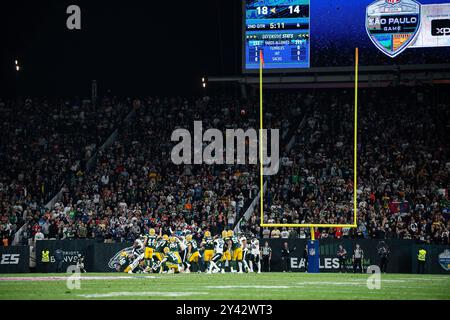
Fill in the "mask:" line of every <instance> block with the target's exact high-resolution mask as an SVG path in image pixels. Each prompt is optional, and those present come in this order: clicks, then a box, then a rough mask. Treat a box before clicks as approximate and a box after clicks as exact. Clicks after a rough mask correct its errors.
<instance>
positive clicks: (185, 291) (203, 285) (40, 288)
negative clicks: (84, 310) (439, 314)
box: [0, 273, 450, 300]
mask: <svg viewBox="0 0 450 320" xmlns="http://www.w3.org/2000/svg"><path fill="white" fill-rule="evenodd" d="M65 276H66V275H64V274H63V275H61V274H60V275H56V274H53V275H48V274H46V275H42V274H41V275H38V274H30V275H1V274H0V300H35V299H38V300H48V299H51V300H73V299H80V300H84V299H89V300H93V299H94V300H96V299H106V300H115V299H119V300H121V299H132V300H138V299H151V300H164V299H170V300H173V299H179V300H197V299H200V300H253V299H257V300H272V299H275V300H279V299H281V300H288V299H293V300H299V299H301V300H303V299H307V300H327V299H333V300H335V299H346V300H349V299H350V300H359V299H386V300H408V299H412V300H419V299H420V300H422V299H433V300H436V299H438V300H443V299H445V300H450V276H446V275H404V274H403V275H398V274H396V275H394V274H386V275H384V274H383V275H382V276H381V289H380V290H369V289H368V288H367V279H368V275H354V274H329V273H324V274H304V273H270V274H213V275H206V274H177V275H169V274H162V275H128V274H111V273H109V274H84V275H83V276H82V279H81V282H80V285H81V288H80V290H69V289H68V288H67V281H66V278H65ZM61 277H62V278H61Z"/></svg>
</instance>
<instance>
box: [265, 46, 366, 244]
mask: <svg viewBox="0 0 450 320" xmlns="http://www.w3.org/2000/svg"><path fill="white" fill-rule="evenodd" d="M263 68H264V56H263V53H262V51H261V53H260V127H261V132H262V129H263V114H264V113H263ZM358 89H359V50H358V48H356V49H355V108H354V159H353V180H354V181H353V223H352V224H320V223H307V224H268V223H264V164H263V161H261V167H260V169H261V170H260V184H261V185H260V190H261V191H260V214H261V223H260V226H261V227H262V228H310V229H311V237H312V240H315V239H314V228H353V229H354V228H357V227H358ZM260 140H261V141H262V139H260ZM262 148H263V145H262V143H260V151H261V155H262V154H263V151H262V150H263V149H262ZM261 159H263V158H262V157H261Z"/></svg>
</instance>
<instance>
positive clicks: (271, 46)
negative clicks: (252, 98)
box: [243, 0, 310, 71]
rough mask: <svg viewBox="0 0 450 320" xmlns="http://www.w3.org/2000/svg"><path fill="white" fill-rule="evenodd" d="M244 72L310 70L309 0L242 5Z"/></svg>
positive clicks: (263, 0) (258, 0) (249, 0)
mask: <svg viewBox="0 0 450 320" xmlns="http://www.w3.org/2000/svg"><path fill="white" fill-rule="evenodd" d="M244 9H245V23H244V28H245V32H244V48H243V49H244V55H245V59H244V71H251V70H257V69H259V66H260V60H259V59H260V54H259V52H260V51H261V50H262V51H263V55H264V68H265V69H272V70H279V71H289V69H292V70H295V69H299V68H309V67H310V0H246V1H244Z"/></svg>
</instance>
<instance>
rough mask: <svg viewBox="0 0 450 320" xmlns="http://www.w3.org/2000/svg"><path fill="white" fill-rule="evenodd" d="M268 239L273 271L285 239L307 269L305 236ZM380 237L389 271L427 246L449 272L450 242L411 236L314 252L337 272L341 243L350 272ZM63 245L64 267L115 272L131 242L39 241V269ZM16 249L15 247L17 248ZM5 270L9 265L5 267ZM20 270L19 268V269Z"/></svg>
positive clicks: (433, 264)
mask: <svg viewBox="0 0 450 320" xmlns="http://www.w3.org/2000/svg"><path fill="white" fill-rule="evenodd" d="M266 241H267V242H268V243H269V246H270V247H271V248H272V262H271V271H272V272H282V271H283V267H282V263H281V248H282V246H283V244H284V242H288V244H289V247H290V248H291V249H294V248H295V250H294V251H293V252H292V253H291V256H290V269H291V271H292V272H305V264H306V261H305V260H306V259H305V258H304V254H305V248H306V245H307V244H308V241H307V240H306V239H287V240H285V239H260V246H261V247H262V246H264V243H265V242H266ZM380 241H384V242H385V243H386V245H387V246H388V248H389V251H390V255H389V263H388V269H387V272H388V273H415V272H417V269H416V265H417V253H418V250H419V247H424V248H425V249H426V250H427V263H426V273H435V274H449V273H450V271H449V266H450V246H444V245H426V246H420V245H418V244H416V242H415V241H412V240H394V239H392V240H370V239H358V240H352V239H340V240H336V239H322V240H318V247H316V248H318V249H315V251H317V250H318V252H315V254H317V255H318V256H319V257H320V259H319V266H318V267H319V270H320V272H321V273H323V272H338V271H339V259H338V257H337V254H336V253H337V249H338V246H339V245H340V244H342V245H343V247H344V248H345V249H346V251H347V259H346V269H347V271H348V272H353V264H352V255H353V250H354V248H355V245H356V244H359V245H360V246H361V249H362V250H363V251H364V258H363V267H364V270H367V267H369V266H371V265H378V264H379V256H378V252H377V246H378V245H379V243H380ZM15 248H21V249H8V250H13V251H11V252H5V253H6V254H18V253H19V254H23V257H24V258H23V259H22V260H20V268H23V269H21V270H24V271H23V272H26V270H27V269H26V268H27V266H28V264H23V265H22V261H25V260H27V261H28V260H29V254H27V250H26V248H27V247H15ZM57 249H61V250H62V251H63V256H64V262H63V270H66V269H67V267H68V266H70V265H74V264H76V261H77V258H78V254H79V253H80V254H82V255H84V257H85V268H86V270H87V272H115V269H114V266H115V264H116V263H117V260H118V257H119V256H120V253H121V252H123V251H126V252H129V251H131V244H130V243H115V244H105V243H99V242H97V241H95V240H67V241H39V242H38V246H37V249H36V260H37V261H36V263H37V267H36V272H44V273H45V272H55V271H56V261H55V251H56V250H57ZM14 250H15V251H14ZM47 250H48V251H49V260H50V262H49V263H47V265H46V263H43V262H42V261H41V258H42V251H47ZM15 258H16V256H6V257H5V258H4V259H5V260H4V261H5V263H6V262H8V265H4V266H3V267H4V268H10V269H8V270H13V272H15V271H14V270H19V268H18V267H12V266H11V265H9V263H11V262H14V261H15ZM2 270H6V269H2ZM16 272H19V271H16Z"/></svg>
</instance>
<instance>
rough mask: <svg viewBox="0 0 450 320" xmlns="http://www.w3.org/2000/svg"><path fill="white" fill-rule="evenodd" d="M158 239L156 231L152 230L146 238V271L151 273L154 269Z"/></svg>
mask: <svg viewBox="0 0 450 320" xmlns="http://www.w3.org/2000/svg"><path fill="white" fill-rule="evenodd" d="M157 240H158V237H157V236H156V231H155V229H150V230H149V232H148V235H147V236H146V237H145V242H144V245H145V254H144V259H145V264H146V266H147V269H146V271H149V270H150V269H151V268H152V267H153V263H154V261H153V255H154V253H155V249H156V244H157Z"/></svg>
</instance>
